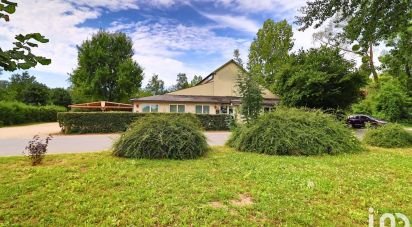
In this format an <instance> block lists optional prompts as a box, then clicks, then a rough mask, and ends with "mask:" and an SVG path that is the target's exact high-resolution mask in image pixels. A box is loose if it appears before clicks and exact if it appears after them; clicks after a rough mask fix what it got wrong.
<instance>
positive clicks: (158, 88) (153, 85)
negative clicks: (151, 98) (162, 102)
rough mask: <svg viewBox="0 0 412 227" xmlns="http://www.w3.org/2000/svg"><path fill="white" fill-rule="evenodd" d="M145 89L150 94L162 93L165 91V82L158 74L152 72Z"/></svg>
mask: <svg viewBox="0 0 412 227" xmlns="http://www.w3.org/2000/svg"><path fill="white" fill-rule="evenodd" d="M146 91H148V92H150V93H151V94H152V95H163V94H164V93H166V90H165V83H164V81H163V80H160V79H159V75H156V74H153V76H152V78H151V79H150V81H149V83H148V84H147V85H146Z"/></svg>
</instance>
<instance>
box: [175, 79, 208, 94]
mask: <svg viewBox="0 0 412 227" xmlns="http://www.w3.org/2000/svg"><path fill="white" fill-rule="evenodd" d="M169 94H172V95H203V96H214V83H213V82H210V83H207V84H202V85H198V86H195V87H191V88H187V89H182V90H178V91H174V92H170V93H169Z"/></svg>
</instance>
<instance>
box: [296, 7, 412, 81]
mask: <svg viewBox="0 0 412 227" xmlns="http://www.w3.org/2000/svg"><path fill="white" fill-rule="evenodd" d="M301 12H302V16H298V17H297V21H296V23H297V24H298V25H300V26H301V28H300V30H305V29H307V28H309V27H310V26H312V25H314V26H315V28H318V27H320V26H321V25H322V24H323V23H324V22H325V21H326V20H328V19H331V18H334V17H335V18H334V22H335V23H340V22H343V21H344V22H345V23H346V25H345V26H344V28H343V31H344V32H343V34H344V36H345V37H346V38H347V39H349V40H351V41H356V42H357V43H358V44H356V45H354V46H353V51H356V52H359V53H361V54H363V58H362V61H363V62H369V66H370V67H369V68H370V70H371V72H372V74H373V76H374V80H375V82H378V72H377V70H376V67H375V64H374V62H373V55H374V53H373V46H375V45H378V44H379V42H381V41H386V40H388V39H389V38H390V37H394V36H396V35H397V34H398V33H399V32H401V31H406V30H407V29H408V27H409V29H410V27H411V24H410V18H412V3H411V1H410V0H395V1H394V0H358V1H347V0H336V1H330V0H314V1H311V2H307V5H306V6H304V7H302V8H301ZM337 15H338V16H339V17H338V18H336V16H337Z"/></svg>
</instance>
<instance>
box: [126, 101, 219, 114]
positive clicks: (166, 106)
mask: <svg viewBox="0 0 412 227" xmlns="http://www.w3.org/2000/svg"><path fill="white" fill-rule="evenodd" d="M150 104H157V105H158V106H159V113H169V112H170V105H185V113H196V105H208V106H209V114H216V108H220V106H219V105H216V104H210V103H209V104H208V103H186V104H184V103H137V102H135V103H133V112H139V113H142V112H143V106H144V105H150Z"/></svg>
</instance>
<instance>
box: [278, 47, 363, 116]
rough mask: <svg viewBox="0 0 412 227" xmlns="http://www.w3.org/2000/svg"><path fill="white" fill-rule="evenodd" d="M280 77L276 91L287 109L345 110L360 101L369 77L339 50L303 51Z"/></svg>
mask: <svg viewBox="0 0 412 227" xmlns="http://www.w3.org/2000/svg"><path fill="white" fill-rule="evenodd" d="M292 59H293V60H292V62H291V64H290V66H289V67H288V69H286V70H284V71H283V73H281V74H279V75H278V77H277V80H276V84H275V89H276V92H277V94H279V95H280V96H281V98H282V103H283V104H285V105H287V106H297V107H310V108H322V109H330V108H333V109H337V108H341V109H345V108H347V107H349V106H350V105H351V104H352V103H353V102H356V101H357V100H358V99H359V98H360V95H361V93H360V88H361V87H363V86H364V85H365V84H366V81H367V77H366V76H365V75H363V74H361V73H359V72H358V71H357V70H356V69H355V66H354V63H353V62H351V61H348V60H346V59H345V58H344V57H343V56H342V55H340V54H339V50H338V49H336V48H328V47H325V46H322V47H321V48H319V49H310V50H308V51H303V50H300V51H299V53H297V54H296V55H294V56H293V57H292Z"/></svg>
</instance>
